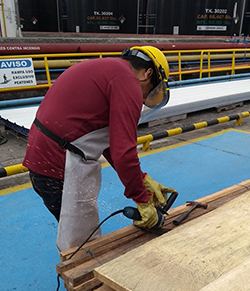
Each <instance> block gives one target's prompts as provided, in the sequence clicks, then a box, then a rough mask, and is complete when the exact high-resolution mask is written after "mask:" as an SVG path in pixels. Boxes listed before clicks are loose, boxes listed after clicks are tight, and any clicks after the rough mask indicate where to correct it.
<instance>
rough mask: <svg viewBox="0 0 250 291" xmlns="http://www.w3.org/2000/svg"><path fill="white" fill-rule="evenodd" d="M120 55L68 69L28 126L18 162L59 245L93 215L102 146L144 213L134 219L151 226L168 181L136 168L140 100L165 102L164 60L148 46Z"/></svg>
mask: <svg viewBox="0 0 250 291" xmlns="http://www.w3.org/2000/svg"><path fill="white" fill-rule="evenodd" d="M122 55H123V56H122V58H103V59H95V60H88V61H84V62H82V63H79V64H76V65H74V66H72V67H70V68H69V69H67V70H66V71H65V72H64V73H63V74H62V75H61V76H60V77H59V78H58V79H57V80H56V82H55V83H54V84H53V86H51V88H50V89H49V90H48V92H47V94H46V96H45V98H44V99H43V101H42V103H41V105H40V107H39V108H38V111H37V114H36V119H35V121H34V123H33V125H32V127H31V129H30V132H29V138H28V144H27V151H26V156H25V158H24V161H23V165H24V166H26V167H27V168H29V170H30V177H31V181H32V185H33V187H34V189H35V191H36V192H37V193H38V194H39V195H40V196H41V197H42V199H43V201H44V204H45V205H46V207H47V208H48V209H49V211H50V212H51V213H52V214H53V215H54V216H55V218H56V219H57V220H58V221H59V227H58V237H57V246H58V248H59V250H61V251H62V250H65V249H67V248H70V247H74V246H77V245H79V244H80V243H81V242H82V241H83V240H84V239H85V238H86V237H87V236H88V235H89V234H90V233H91V231H93V229H95V227H96V226H97V225H98V223H99V217H98V210H97V202H96V200H97V196H98V193H99V190H100V183H101V178H100V172H101V168H100V164H99V162H98V159H99V157H100V156H101V155H102V154H103V155H104V157H105V158H106V159H107V160H108V161H109V163H110V164H111V165H112V167H114V169H115V170H116V172H117V174H118V176H119V178H120V180H121V182H122V183H123V185H124V186H125V193H124V195H125V196H126V197H127V198H132V199H133V200H134V201H135V202H136V203H137V207H138V210H139V212H140V214H141V217H142V220H141V221H136V222H135V224H136V225H138V226H142V227H148V228H151V227H153V226H155V225H156V223H157V221H158V216H157V211H156V208H155V207H156V206H157V205H160V204H162V205H164V204H165V202H166V199H167V198H166V191H165V190H166V189H165V188H164V187H163V186H162V185H161V184H159V183H157V182H156V181H154V180H153V179H152V178H151V177H150V176H149V175H147V174H144V173H142V171H141V169H140V162H139V159H138V156H137V125H138V121H139V119H140V115H141V109H142V105H143V103H144V104H145V105H146V106H149V107H150V108H156V107H157V108H160V107H162V106H163V105H165V104H166V103H167V101H168V99H169V91H168V86H167V78H168V64H167V61H166V58H165V57H164V55H163V54H162V52H161V51H160V50H158V49H157V48H155V47H151V46H144V47H133V48H131V49H126V50H125V51H124V52H123V54H122ZM99 235H100V233H98V232H96V234H95V235H94V236H93V237H97V236H99Z"/></svg>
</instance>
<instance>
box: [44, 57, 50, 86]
mask: <svg viewBox="0 0 250 291" xmlns="http://www.w3.org/2000/svg"><path fill="white" fill-rule="evenodd" d="M44 64H45V69H46V76H47V80H48V84H49V86H51V79H50V73H49V65H48V58H47V57H44Z"/></svg>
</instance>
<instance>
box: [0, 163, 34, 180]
mask: <svg viewBox="0 0 250 291" xmlns="http://www.w3.org/2000/svg"><path fill="white" fill-rule="evenodd" d="M27 171H28V169H27V168H26V167H24V166H23V165H22V164H18V165H13V166H8V167H4V168H0V178H2V177H6V176H11V175H15V174H20V173H24V172H27Z"/></svg>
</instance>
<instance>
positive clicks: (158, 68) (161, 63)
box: [122, 46, 169, 109]
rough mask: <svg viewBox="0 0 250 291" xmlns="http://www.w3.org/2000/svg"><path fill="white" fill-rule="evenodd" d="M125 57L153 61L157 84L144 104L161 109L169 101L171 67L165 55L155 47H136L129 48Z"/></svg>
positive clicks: (125, 51)
mask: <svg viewBox="0 0 250 291" xmlns="http://www.w3.org/2000/svg"><path fill="white" fill-rule="evenodd" d="M122 55H123V56H131V57H138V58H140V59H143V60H144V61H147V62H148V61H152V62H153V64H154V67H155V72H156V75H157V76H156V84H154V89H153V90H152V91H151V92H150V93H149V95H148V96H147V98H146V99H145V100H144V104H145V105H146V106H147V107H150V108H158V109H159V108H160V107H162V106H164V105H166V104H167V103H168V101H169V87H168V75H169V66H168V62H167V59H166V57H165V56H164V54H163V53H162V52H161V51H160V50H159V49H158V48H156V47H153V46H134V47H131V48H127V49H125V50H124V51H123V53H122Z"/></svg>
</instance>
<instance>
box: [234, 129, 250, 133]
mask: <svg viewBox="0 0 250 291" xmlns="http://www.w3.org/2000/svg"><path fill="white" fill-rule="evenodd" d="M232 131H239V132H242V133H247V134H250V131H246V130H241V129H235V128H232Z"/></svg>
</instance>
